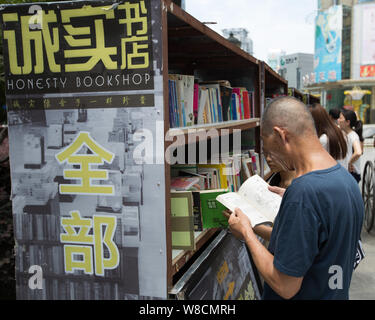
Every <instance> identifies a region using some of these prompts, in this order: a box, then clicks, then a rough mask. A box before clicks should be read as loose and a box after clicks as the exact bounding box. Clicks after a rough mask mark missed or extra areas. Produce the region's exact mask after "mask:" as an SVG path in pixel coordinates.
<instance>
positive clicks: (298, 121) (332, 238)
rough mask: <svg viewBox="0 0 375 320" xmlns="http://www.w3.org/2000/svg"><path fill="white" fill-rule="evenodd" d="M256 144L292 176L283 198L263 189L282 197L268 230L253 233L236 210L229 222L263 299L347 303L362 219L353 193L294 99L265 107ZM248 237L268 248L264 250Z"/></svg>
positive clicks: (345, 174) (352, 186)
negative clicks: (254, 269)
mask: <svg viewBox="0 0 375 320" xmlns="http://www.w3.org/2000/svg"><path fill="white" fill-rule="evenodd" d="M261 137H262V139H263V145H264V147H263V148H264V153H265V154H268V155H269V156H270V157H272V160H273V161H274V162H277V163H279V164H280V165H281V166H282V167H283V168H285V170H293V169H294V170H296V178H295V179H294V180H293V182H292V184H291V185H290V187H289V188H288V189H287V190H286V191H285V190H284V189H283V190H282V189H279V188H272V187H270V190H271V188H272V190H271V191H274V192H277V193H279V194H280V195H281V196H283V199H282V203H281V206H280V210H279V212H278V215H277V217H276V219H275V222H274V225H273V228H271V227H267V226H264V225H263V226H262V225H260V226H256V227H255V228H254V229H253V228H252V227H251V224H250V221H249V219H248V217H247V216H246V215H245V214H243V213H242V212H241V210H239V209H236V210H235V212H234V213H232V214H231V215H230V217H229V225H230V228H231V230H232V232H233V234H234V235H235V236H236V237H237V238H240V239H243V240H245V242H246V244H247V246H248V247H249V250H250V252H251V254H252V257H253V260H254V262H255V265H256V266H257V269H258V271H259V272H260V273H261V275H262V277H263V278H264V280H265V285H264V292H263V299H282V298H283V299H292V298H293V299H340V300H342V299H348V298H349V286H350V281H351V277H352V272H353V266H354V260H355V254H356V248H357V243H358V240H359V236H360V232H361V227H362V221H363V212H364V207H363V201H362V197H361V194H360V192H359V188H358V185H357V184H356V182H355V181H354V179H353V178H352V177H351V175H350V174H349V173H348V171H347V170H345V169H344V168H343V167H342V166H341V165H340V164H338V163H337V162H336V161H335V160H334V159H333V158H332V157H331V156H330V154H329V153H328V152H327V151H326V150H325V149H324V148H323V147H322V145H321V143H320V142H319V138H318V136H317V134H316V131H315V126H314V121H313V119H312V117H311V114H310V112H309V110H308V109H307V107H306V106H305V105H304V104H303V103H302V102H300V101H299V100H297V99H295V98H292V97H282V98H278V99H276V100H274V101H273V102H272V103H270V105H269V106H268V107H267V108H266V110H265V112H264V115H263V117H262V121H261ZM284 192H285V193H284ZM254 232H255V233H257V234H259V235H261V236H262V237H263V238H265V239H267V240H270V243H269V247H268V250H267V249H266V248H265V247H264V246H263V245H262V244H261V243H260V242H259V241H258V240H257V237H256V236H255V234H254Z"/></svg>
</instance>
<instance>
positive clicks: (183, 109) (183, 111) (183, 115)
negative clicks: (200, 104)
mask: <svg viewBox="0 0 375 320" xmlns="http://www.w3.org/2000/svg"><path fill="white" fill-rule="evenodd" d="M181 107H182V122H183V125H184V127H186V125H187V124H186V112H185V102H181Z"/></svg>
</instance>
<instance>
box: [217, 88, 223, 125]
mask: <svg viewBox="0 0 375 320" xmlns="http://www.w3.org/2000/svg"><path fill="white" fill-rule="evenodd" d="M216 99H217V108H218V114H219V121H220V122H223V106H222V105H221V103H220V90H219V89H216Z"/></svg>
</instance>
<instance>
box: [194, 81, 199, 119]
mask: <svg viewBox="0 0 375 320" xmlns="http://www.w3.org/2000/svg"><path fill="white" fill-rule="evenodd" d="M198 109H199V84H198V83H195V84H194V98H193V114H194V124H197V123H198Z"/></svg>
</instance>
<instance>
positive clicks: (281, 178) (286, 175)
mask: <svg viewBox="0 0 375 320" xmlns="http://www.w3.org/2000/svg"><path fill="white" fill-rule="evenodd" d="M264 156H265V158H266V161H267V164H268V166H269V167H270V169H271V172H272V174H271V176H270V177H269V178H268V179H266V181H267V182H268V184H269V185H270V186H272V187H279V188H284V189H286V188H288V187H289V186H290V184H291V183H292V181H293V179H294V178H295V177H296V172H295V171H284V169H283V168H282V167H280V166H279V165H278V164H276V163H274V162H273V161H272V158H271V157H270V156H269V155H267V154H264Z"/></svg>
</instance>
